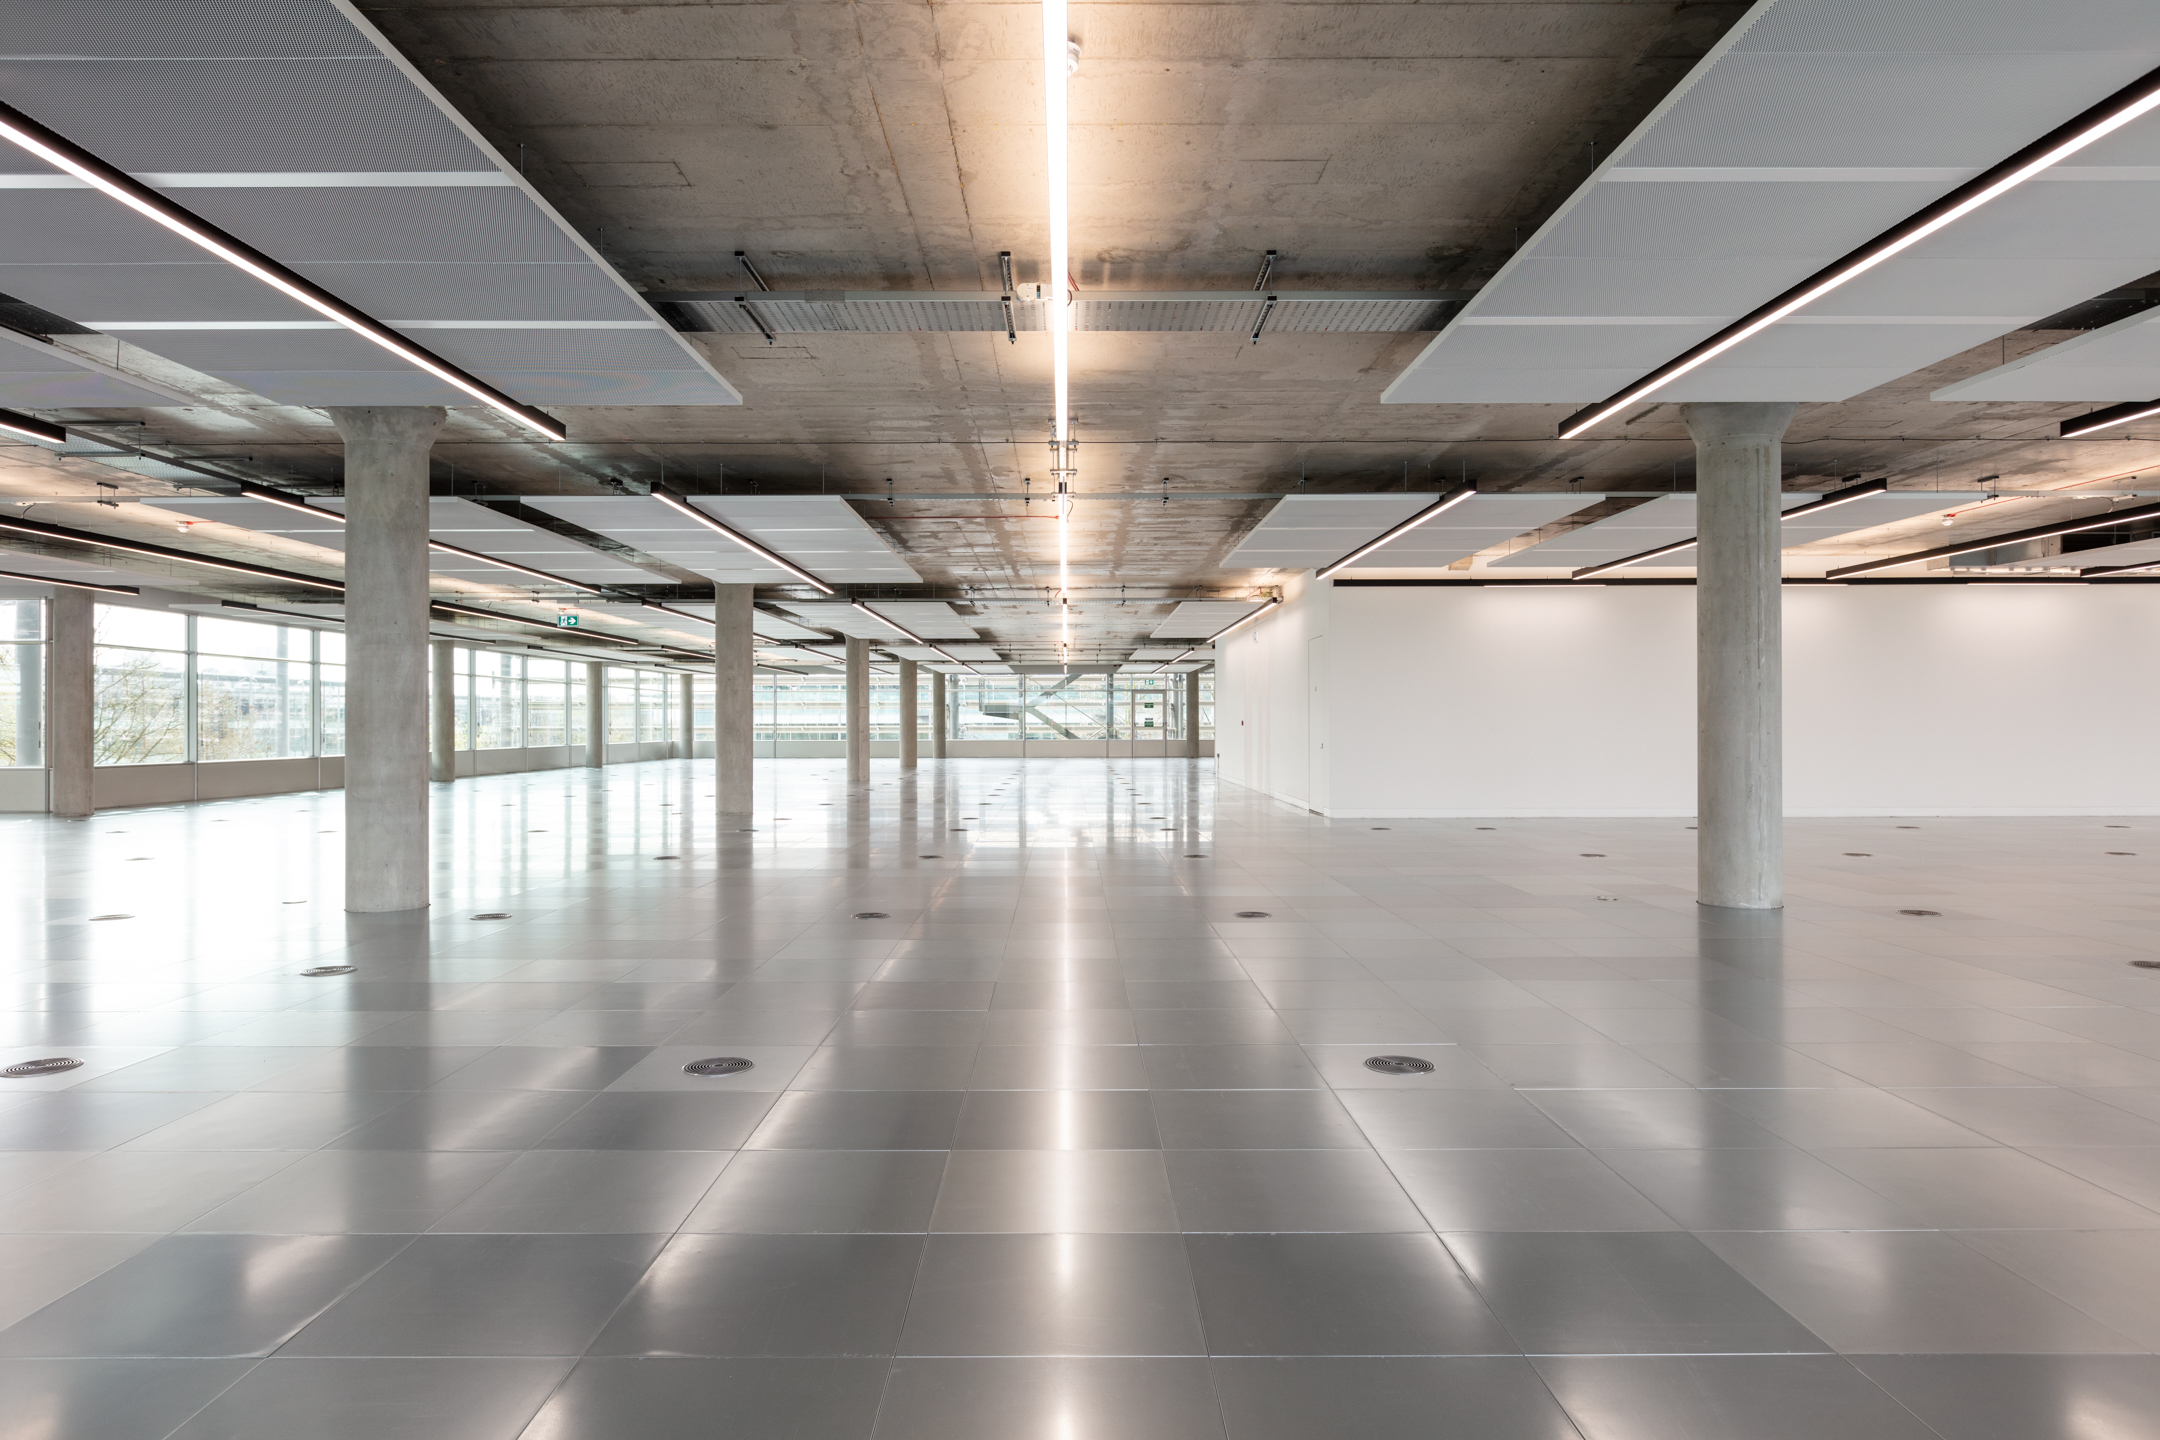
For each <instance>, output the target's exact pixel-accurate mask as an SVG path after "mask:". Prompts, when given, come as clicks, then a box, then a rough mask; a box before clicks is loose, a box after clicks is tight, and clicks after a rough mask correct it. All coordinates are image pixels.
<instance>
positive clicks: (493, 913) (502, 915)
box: [472, 910, 510, 920]
mask: <svg viewBox="0 0 2160 1440" xmlns="http://www.w3.org/2000/svg"><path fill="white" fill-rule="evenodd" d="M472 918H473V919H475V920H507V919H509V918H510V912H509V911H508V910H483V911H481V912H480V913H479V914H478V915H475V916H473V917H472Z"/></svg>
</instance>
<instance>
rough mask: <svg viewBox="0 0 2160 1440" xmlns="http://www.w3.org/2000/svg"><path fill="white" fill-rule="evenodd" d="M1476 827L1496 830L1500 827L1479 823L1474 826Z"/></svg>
mask: <svg viewBox="0 0 2160 1440" xmlns="http://www.w3.org/2000/svg"><path fill="white" fill-rule="evenodd" d="M1476 828H1478V829H1480V830H1497V829H1499V828H1500V827H1499V826H1497V825H1480V826H1478V827H1476Z"/></svg>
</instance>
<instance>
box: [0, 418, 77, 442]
mask: <svg viewBox="0 0 2160 1440" xmlns="http://www.w3.org/2000/svg"><path fill="white" fill-rule="evenodd" d="M0 435H14V436H18V437H20V438H21V439H24V440H36V441H38V442H39V443H41V444H45V445H65V444H67V431H65V430H63V429H62V428H60V427H59V426H58V425H52V424H48V423H47V422H45V421H43V420H40V419H38V418H37V417H36V416H35V415H23V414H20V413H18V412H16V411H13V410H0Z"/></svg>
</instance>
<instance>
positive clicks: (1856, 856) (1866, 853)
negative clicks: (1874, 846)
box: [1845, 850, 1875, 860]
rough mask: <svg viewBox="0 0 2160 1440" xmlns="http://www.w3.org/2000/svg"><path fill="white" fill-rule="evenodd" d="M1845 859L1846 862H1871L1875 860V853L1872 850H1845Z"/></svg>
mask: <svg viewBox="0 0 2160 1440" xmlns="http://www.w3.org/2000/svg"><path fill="white" fill-rule="evenodd" d="M1845 858H1846V859H1848V860H1872V859H1874V858H1875V853H1874V852H1873V851H1872V850H1847V851H1846V852H1845Z"/></svg>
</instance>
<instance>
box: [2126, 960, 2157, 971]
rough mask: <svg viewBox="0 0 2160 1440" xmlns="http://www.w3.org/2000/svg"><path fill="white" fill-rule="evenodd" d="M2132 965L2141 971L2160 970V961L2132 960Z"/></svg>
mask: <svg viewBox="0 0 2160 1440" xmlns="http://www.w3.org/2000/svg"><path fill="white" fill-rule="evenodd" d="M2130 963H2131V964H2132V965H2135V966H2137V968H2138V969H2140V970H2160V960H2132V961H2131V962H2130Z"/></svg>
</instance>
